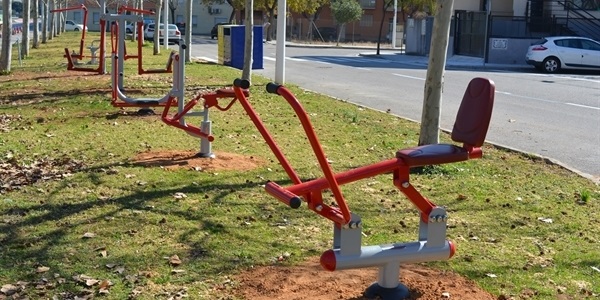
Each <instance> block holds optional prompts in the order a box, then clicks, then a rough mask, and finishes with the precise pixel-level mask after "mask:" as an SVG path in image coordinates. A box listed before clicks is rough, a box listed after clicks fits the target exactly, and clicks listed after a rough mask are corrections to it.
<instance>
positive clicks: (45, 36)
mask: <svg viewBox="0 0 600 300" xmlns="http://www.w3.org/2000/svg"><path fill="white" fill-rule="evenodd" d="M49 1H50V0H42V44H45V43H47V42H48V15H49V13H48V2H49Z"/></svg>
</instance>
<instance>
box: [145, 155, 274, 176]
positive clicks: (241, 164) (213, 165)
mask: <svg viewBox="0 0 600 300" xmlns="http://www.w3.org/2000/svg"><path fill="white" fill-rule="evenodd" d="M133 163H134V164H136V165H140V166H147V167H152V166H154V167H162V168H165V169H167V170H176V169H180V168H185V169H192V170H196V171H220V170H234V171H247V170H252V169H255V168H257V167H259V166H260V165H262V164H263V162H262V161H261V160H260V159H258V158H256V157H253V156H244V155H239V154H234V153H225V152H215V157H214V158H209V157H201V156H198V152H197V151H177V150H167V151H151V152H142V153H139V154H138V155H136V156H135V157H134V158H133Z"/></svg>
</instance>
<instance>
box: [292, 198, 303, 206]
mask: <svg viewBox="0 0 600 300" xmlns="http://www.w3.org/2000/svg"><path fill="white" fill-rule="evenodd" d="M301 204H302V199H300V198H299V197H294V198H292V199H290V207H291V208H298V207H300V205H301Z"/></svg>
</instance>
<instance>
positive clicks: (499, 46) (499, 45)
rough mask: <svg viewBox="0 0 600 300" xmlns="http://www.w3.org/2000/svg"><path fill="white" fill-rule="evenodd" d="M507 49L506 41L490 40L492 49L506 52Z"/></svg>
mask: <svg viewBox="0 0 600 300" xmlns="http://www.w3.org/2000/svg"><path fill="white" fill-rule="evenodd" d="M507 48H508V40H507V39H492V49H495V50H506V49H507Z"/></svg>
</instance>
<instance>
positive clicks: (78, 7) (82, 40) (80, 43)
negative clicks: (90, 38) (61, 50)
mask: <svg viewBox="0 0 600 300" xmlns="http://www.w3.org/2000/svg"><path fill="white" fill-rule="evenodd" d="M76 9H83V30H81V40H80V42H79V54H78V55H71V57H75V58H77V59H82V58H83V57H84V56H83V46H84V43H85V28H86V24H87V14H88V10H87V7H85V5H83V4H81V5H79V6H70V7H65V8H59V9H53V10H51V11H50V12H51V13H55V12H63V11H69V10H76ZM65 50H67V51H68V49H67V48H65Z"/></svg>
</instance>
